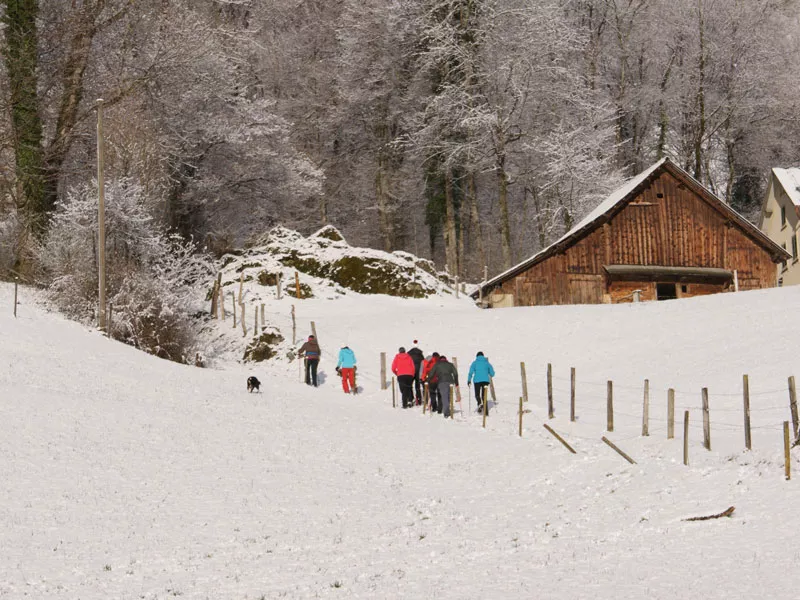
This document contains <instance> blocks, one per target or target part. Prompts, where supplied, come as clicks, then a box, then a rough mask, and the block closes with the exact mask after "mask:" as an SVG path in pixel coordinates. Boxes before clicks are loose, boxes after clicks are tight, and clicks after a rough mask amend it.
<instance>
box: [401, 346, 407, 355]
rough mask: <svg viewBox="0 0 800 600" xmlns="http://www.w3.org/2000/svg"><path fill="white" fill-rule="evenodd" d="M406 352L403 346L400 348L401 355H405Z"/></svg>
mask: <svg viewBox="0 0 800 600" xmlns="http://www.w3.org/2000/svg"><path fill="white" fill-rule="evenodd" d="M405 351H406V349H405V348H403V347H402V346H400V354H403V353H404V352H405Z"/></svg>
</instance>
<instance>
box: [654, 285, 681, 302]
mask: <svg viewBox="0 0 800 600" xmlns="http://www.w3.org/2000/svg"><path fill="white" fill-rule="evenodd" d="M677 297H678V292H677V290H676V289H675V284H674V283H657V284H656V300H674V299H675V298H677Z"/></svg>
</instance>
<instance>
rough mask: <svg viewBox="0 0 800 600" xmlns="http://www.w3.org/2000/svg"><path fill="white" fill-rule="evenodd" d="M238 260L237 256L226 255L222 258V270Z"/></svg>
mask: <svg viewBox="0 0 800 600" xmlns="http://www.w3.org/2000/svg"><path fill="white" fill-rule="evenodd" d="M238 258H239V257H238V256H233V255H231V254H230V253H229V254H226V255H225V256H223V257H222V268H223V269H224V268H225V267H227V266H228V265H229V264H231V263H232V262H234V261H236V260H237V259H238Z"/></svg>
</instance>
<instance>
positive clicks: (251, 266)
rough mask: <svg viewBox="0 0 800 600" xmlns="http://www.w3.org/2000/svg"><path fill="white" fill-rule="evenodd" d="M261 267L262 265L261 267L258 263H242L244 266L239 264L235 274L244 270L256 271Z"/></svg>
mask: <svg viewBox="0 0 800 600" xmlns="http://www.w3.org/2000/svg"><path fill="white" fill-rule="evenodd" d="M263 266H264V265H262V264H261V263H258V262H251V263H244V264H241V265H239V266H238V267H236V272H237V273H241V272H242V271H244V270H245V269H257V268H259V267H263Z"/></svg>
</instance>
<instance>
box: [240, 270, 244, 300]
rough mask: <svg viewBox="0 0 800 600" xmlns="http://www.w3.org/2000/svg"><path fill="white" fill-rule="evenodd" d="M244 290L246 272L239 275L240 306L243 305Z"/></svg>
mask: <svg viewBox="0 0 800 600" xmlns="http://www.w3.org/2000/svg"><path fill="white" fill-rule="evenodd" d="M243 290H244V271H242V272H241V273H239V305H241V304H242V292H243Z"/></svg>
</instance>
